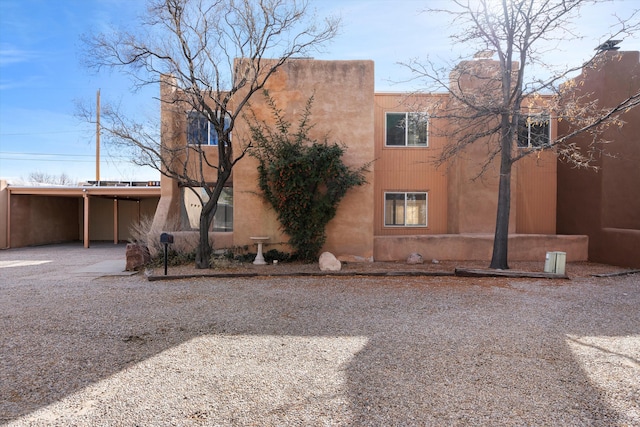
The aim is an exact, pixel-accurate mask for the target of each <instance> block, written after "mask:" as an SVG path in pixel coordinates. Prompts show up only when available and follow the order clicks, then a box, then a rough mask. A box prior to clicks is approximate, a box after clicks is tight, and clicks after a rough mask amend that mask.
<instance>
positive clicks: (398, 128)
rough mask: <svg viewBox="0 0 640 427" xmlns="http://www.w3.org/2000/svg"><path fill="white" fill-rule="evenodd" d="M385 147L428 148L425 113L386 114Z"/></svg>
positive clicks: (427, 119)
mask: <svg viewBox="0 0 640 427" xmlns="http://www.w3.org/2000/svg"><path fill="white" fill-rule="evenodd" d="M385 124H386V138H385V145H386V146H389V147H428V146H429V141H428V124H429V116H428V115H427V113H386V120H385Z"/></svg>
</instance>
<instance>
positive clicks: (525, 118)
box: [516, 113, 552, 150]
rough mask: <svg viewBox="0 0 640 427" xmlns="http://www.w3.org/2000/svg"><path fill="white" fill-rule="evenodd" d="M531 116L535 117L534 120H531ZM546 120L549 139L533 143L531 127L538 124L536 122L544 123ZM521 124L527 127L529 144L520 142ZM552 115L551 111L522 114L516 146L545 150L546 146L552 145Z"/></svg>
mask: <svg viewBox="0 0 640 427" xmlns="http://www.w3.org/2000/svg"><path fill="white" fill-rule="evenodd" d="M529 118H534V120H535V121H534V122H533V123H532V122H530V121H529ZM545 120H546V123H547V128H548V132H547V141H546V142H545V143H543V144H532V143H531V129H532V127H533V126H536V125H537V124H536V123H543V122H544V121H545ZM521 126H522V127H523V126H526V129H527V144H526V145H524V144H521V143H520V135H521V133H520V129H521ZM551 141H552V139H551V115H550V114H549V113H534V114H520V118H519V121H518V129H517V131H516V146H517V147H518V148H520V149H532V150H544V149H546V148H549V147H551Z"/></svg>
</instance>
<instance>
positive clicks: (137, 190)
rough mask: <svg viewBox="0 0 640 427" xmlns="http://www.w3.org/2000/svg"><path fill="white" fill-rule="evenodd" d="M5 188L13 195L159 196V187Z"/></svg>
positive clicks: (11, 186)
mask: <svg viewBox="0 0 640 427" xmlns="http://www.w3.org/2000/svg"><path fill="white" fill-rule="evenodd" d="M7 190H9V192H10V193H11V194H12V195H13V194H16V195H34V196H58V197H83V196H85V195H87V196H102V197H105V196H106V197H121V198H145V197H160V187H157V186H155V187H137V186H126V187H97V186H95V187H94V186H82V187H58V186H46V187H45V186H42V187H40V186H38V187H32V186H29V187H27V186H13V185H10V186H8V187H7Z"/></svg>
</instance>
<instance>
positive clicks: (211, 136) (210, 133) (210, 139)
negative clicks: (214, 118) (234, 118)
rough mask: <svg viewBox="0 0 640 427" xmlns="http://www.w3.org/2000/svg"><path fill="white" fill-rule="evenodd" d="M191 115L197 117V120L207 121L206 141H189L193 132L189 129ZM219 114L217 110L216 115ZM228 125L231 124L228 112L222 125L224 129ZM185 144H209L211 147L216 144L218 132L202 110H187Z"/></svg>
mask: <svg viewBox="0 0 640 427" xmlns="http://www.w3.org/2000/svg"><path fill="white" fill-rule="evenodd" d="M192 116H194V117H195V118H197V119H198V120H199V121H200V120H202V121H206V123H207V129H206V135H207V142H206V143H198V142H195V143H194V142H191V141H192V138H191V135H192V134H193V133H195V131H191V130H190V129H189V128H190V127H191V120H192V119H191V117H192ZM219 116H220V113H219V112H218V117H219ZM230 126H231V118H230V117H229V115H228V114H226V115H225V117H224V127H225V129H228V128H229V127H230ZM197 130H199V129H197ZM202 133H204V132H202ZM229 140H231V134H229ZM187 145H199V146H211V147H217V146H218V133H217V132H216V129H215V126H213V123H212V122H210V121H209V120H207V118H206V116H205V115H204V114H202V112H200V111H197V110H191V111H188V112H187Z"/></svg>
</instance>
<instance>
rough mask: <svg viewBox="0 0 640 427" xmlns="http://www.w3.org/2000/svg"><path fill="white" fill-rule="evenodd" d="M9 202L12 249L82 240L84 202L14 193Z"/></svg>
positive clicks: (71, 198) (73, 199)
mask: <svg viewBox="0 0 640 427" xmlns="http://www.w3.org/2000/svg"><path fill="white" fill-rule="evenodd" d="M10 200H11V247H14V248H16V247H21V246H30V245H42V244H48V243H58V242H69V241H78V240H80V238H81V234H80V233H79V229H80V226H79V224H80V222H81V217H80V216H79V215H78V203H81V202H82V201H81V200H78V199H77V198H73V197H49V196H31V195H15V194H14V195H12V196H11V199H10Z"/></svg>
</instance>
